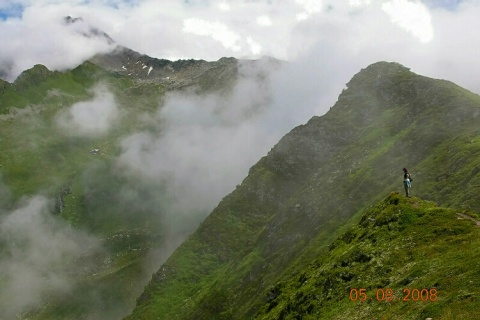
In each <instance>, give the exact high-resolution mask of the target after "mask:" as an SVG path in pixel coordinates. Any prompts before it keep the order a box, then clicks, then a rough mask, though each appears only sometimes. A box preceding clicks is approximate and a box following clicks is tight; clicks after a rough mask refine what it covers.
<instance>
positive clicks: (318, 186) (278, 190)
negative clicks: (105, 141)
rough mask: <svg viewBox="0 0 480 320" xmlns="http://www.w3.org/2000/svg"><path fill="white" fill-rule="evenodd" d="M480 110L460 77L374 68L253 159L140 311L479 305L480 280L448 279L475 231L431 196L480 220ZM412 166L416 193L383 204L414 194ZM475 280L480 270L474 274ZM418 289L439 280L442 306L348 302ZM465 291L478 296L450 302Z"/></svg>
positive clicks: (179, 315) (341, 310)
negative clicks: (408, 187)
mask: <svg viewBox="0 0 480 320" xmlns="http://www.w3.org/2000/svg"><path fill="white" fill-rule="evenodd" d="M479 116H480V99H479V97H478V96H477V95H475V94H472V93H469V92H467V91H465V90H464V89H461V88H459V87H458V86H456V85H454V84H452V83H450V82H447V81H442V80H434V79H429V78H426V77H422V76H418V75H416V74H414V73H412V72H410V71H409V70H408V69H407V68H405V67H403V66H401V65H399V64H395V63H385V62H380V63H376V64H373V65H371V66H369V67H368V68H366V69H364V70H362V71H361V72H360V73H358V74H357V75H355V76H354V78H353V79H352V80H351V81H350V82H349V83H348V89H347V90H345V91H344V92H342V94H341V95H340V97H339V99H338V102H337V103H336V104H335V106H333V108H331V110H330V111H329V112H328V113H327V114H325V115H324V116H322V117H313V118H312V119H311V120H310V121H309V122H308V123H307V124H305V125H302V126H299V127H297V128H295V129H293V130H292V131H291V132H290V133H289V134H287V135H286V136H285V137H283V138H282V139H281V140H280V142H279V143H278V144H277V145H276V146H275V147H274V148H273V149H272V150H271V151H270V152H269V154H268V155H267V156H265V157H264V158H262V159H261V160H260V161H259V162H258V163H257V164H256V165H255V166H253V167H252V168H251V170H250V173H249V176H248V177H247V178H246V179H245V180H244V181H243V183H242V184H241V185H240V186H239V187H238V188H237V189H236V190H235V191H234V192H232V193H231V194H230V195H228V196H227V197H225V198H224V199H223V201H222V202H221V203H220V204H219V205H218V207H217V208H216V209H215V210H214V211H213V212H212V213H211V215H210V216H209V217H208V218H207V219H206V220H205V221H204V222H203V223H202V225H201V226H200V228H199V229H198V230H197V231H196V233H195V234H193V235H192V236H191V237H190V238H189V239H188V240H187V241H185V242H184V243H183V244H182V245H181V246H180V247H179V248H178V249H177V251H176V252H175V253H174V254H173V255H172V257H171V258H170V259H169V260H168V261H167V262H166V263H165V264H164V265H163V266H162V267H161V269H160V270H159V271H158V272H157V274H155V275H154V277H153V278H152V280H151V282H150V284H149V285H148V286H147V288H146V289H145V292H144V294H143V295H142V296H141V298H140V299H139V300H138V301H137V307H136V308H135V310H134V312H133V313H132V315H130V316H129V317H128V319H152V318H155V317H159V318H161V319H246V318H255V317H258V318H262V317H266V318H271V319H283V318H285V319H301V318H303V317H306V318H308V317H310V318H312V319H314V318H319V317H320V318H324V319H330V318H338V319H344V318H352V315H358V317H359V318H362V319H363V318H364V319H371V318H372V317H373V318H374V317H378V316H385V317H386V318H387V319H388V318H391V317H395V314H393V313H389V312H395V313H397V314H398V315H399V316H398V319H401V318H402V316H405V317H407V318H408V317H410V318H415V319H417V318H419V317H420V318H422V317H423V319H424V318H427V317H428V316H429V315H432V316H434V317H438V316H442V317H444V318H445V319H448V317H449V315H451V314H456V313H455V312H456V311H457V310H461V311H462V312H459V313H458V314H460V315H461V316H466V315H468V314H470V313H469V312H470V310H472V309H469V308H464V309H462V303H467V302H466V301H467V300H468V299H470V298H472V297H473V299H475V298H474V296H472V290H473V289H474V288H473V284H469V285H467V284H466V283H465V282H463V278H462V277H459V278H458V279H460V278H462V280H461V281H460V282H457V283H455V280H456V279H457V278H452V279H450V280H448V281H449V283H448V285H447V284H446V283H445V282H443V280H440V279H439V277H441V276H442V275H443V274H444V273H445V272H447V273H446V274H448V272H450V271H448V270H454V269H455V268H460V267H461V266H460V263H461V262H462V261H461V259H460V257H462V256H470V255H471V256H472V257H474V258H473V259H472V265H471V267H473V266H474V265H476V263H477V261H478V250H476V249H475V243H474V242H468V240H467V239H473V238H475V236H476V234H475V232H477V229H475V228H474V227H473V226H472V223H471V222H470V221H464V220H462V221H460V220H458V221H457V216H456V215H455V212H456V211H455V210H454V209H445V208H443V209H441V208H436V207H435V205H433V204H432V203H430V202H427V201H424V200H425V199H426V200H433V201H435V202H436V203H438V204H440V205H442V206H443V207H452V208H455V207H457V208H459V209H456V210H459V211H458V212H461V211H463V210H467V211H468V212H467V213H466V214H468V215H470V216H477V214H476V213H474V212H479V211H480V210H479V209H480V207H479V206H480V201H479V199H478V197H475V196H474V195H475V194H478V192H479V191H480V184H479V183H478V179H479V178H480V175H479V174H478V173H479V170H477V169H476V168H478V167H479V166H480V160H479V158H478V157H475V155H477V154H478V152H480V145H479V144H478V143H477V142H478V139H479V138H480V131H479V130H480V128H479V127H478V117H479ZM403 167H408V168H409V169H410V171H411V172H412V174H413V177H414V181H413V189H412V193H413V195H414V196H418V198H412V199H405V198H403V197H402V196H399V195H398V194H392V195H391V196H390V197H389V198H387V200H384V201H382V199H383V198H384V197H385V195H386V194H389V193H390V192H392V191H396V192H401V193H403V182H402V174H403V173H402V168H403ZM447 178H448V179H447ZM420 199H424V200H420ZM378 201H382V202H381V203H380V204H379V205H377V206H375V207H372V208H370V206H371V205H372V204H375V203H376V202H378ZM390 202H393V203H390ZM382 206H384V207H382ZM367 208H370V209H367ZM365 210H366V211H365ZM398 210H400V211H398ZM362 212H363V214H362ZM435 215H437V216H435ZM434 217H435V218H436V220H434V219H433V218H434ZM369 218H370V219H375V223H373V224H372V223H371V221H370V220H369ZM432 220H433V221H432ZM428 223H430V224H428ZM349 228H350V229H349ZM423 229H425V233H424V234H422V233H421V231H422V230H423ZM362 235H363V236H362ZM413 235H416V236H415V237H413ZM367 237H368V240H367ZM437 238H438V241H437V242H436V244H435V243H434V241H433V240H434V239H437ZM335 239H338V240H335ZM372 239H373V240H372ZM387 240H388V241H389V242H388V241H387ZM374 241H377V242H378V243H379V244H378V246H377V245H376V244H374ZM465 241H467V242H465ZM464 242H465V244H467V243H468V245H467V246H466V248H467V251H465V252H464V251H463V246H462V247H461V248H462V252H460V251H459V250H458V248H459V247H456V246H461V244H463V243H464ZM332 243H333V246H332V245H331V244H332ZM389 243H392V244H394V246H392V247H391V246H389V245H388V244H389ZM362 244H365V247H364V246H362ZM329 245H330V249H328V248H329V247H328V246H329ZM405 245H407V247H406V246H405ZM417 249H418V251H417ZM470 249H471V250H472V251H471V252H470V251H468V250H470ZM399 251H402V253H399ZM443 251H445V252H448V256H447V259H448V261H443V260H442V259H443V255H441V254H437V252H443ZM332 255H335V256H332ZM427 257H428V259H427ZM397 258H398V259H397ZM409 259H410V260H409ZM207 261H208V263H206V262H207ZM312 261H313V263H312ZM411 261H415V263H411V264H409V263H410V262H411ZM205 263H206V264H205ZM442 265H445V267H441V266H442ZM384 266H385V269H383V267H384ZM430 267H432V268H433V267H435V268H436V271H435V274H433V273H432V275H429V274H428V268H430ZM461 270H463V271H462V272H460V273H458V272H457V273H454V274H458V275H462V274H463V272H467V271H466V270H465V268H463V267H462V268H461ZM437 271H438V273H437ZM397 272H399V274H397ZM442 272H443V273H442ZM466 278H468V280H466V281H472V280H473V279H475V271H474V269H472V271H471V273H469V274H468V277H466ZM407 286H411V288H412V289H413V288H419V289H420V290H421V289H422V288H428V289H431V288H433V287H435V288H437V289H438V290H439V302H438V303H433V302H432V303H430V304H424V305H422V304H418V303H417V304H415V303H413V304H412V303H410V304H409V303H407V302H404V303H403V304H402V303H395V304H394V303H392V304H391V306H390V304H386V303H385V302H383V303H377V302H376V301H373V302H368V303H365V304H363V305H362V304H360V303H357V304H354V303H353V302H350V301H349V297H348V294H349V290H350V289H351V288H354V287H355V288H366V289H367V293H368V295H369V297H371V296H372V292H373V294H375V290H376V289H377V288H385V289H386V288H392V289H393V290H395V292H396V293H397V294H398V293H399V291H401V290H402V289H403V288H404V287H407ZM303 288H305V291H303ZM461 290H465V294H466V296H468V298H467V299H466V300H465V301H463V302H459V304H458V305H456V306H453V305H452V307H449V305H450V304H452V303H453V302H452V301H454V300H455V299H459V298H458V295H459V294H460V293H459V292H460V291H461ZM442 292H443V293H442ZM400 293H401V292H400ZM424 294H425V292H424ZM460 295H461V294H460ZM447 297H448V298H447ZM444 298H445V300H444ZM460 300H461V299H460ZM375 303H377V304H375ZM474 307H475V305H474V304H473V307H472V308H474ZM390 310H391V311H390ZM471 314H473V315H475V313H471Z"/></svg>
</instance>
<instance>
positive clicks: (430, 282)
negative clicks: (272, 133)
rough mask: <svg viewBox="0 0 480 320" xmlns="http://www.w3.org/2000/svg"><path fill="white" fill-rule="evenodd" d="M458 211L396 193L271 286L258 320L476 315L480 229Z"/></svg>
mask: <svg viewBox="0 0 480 320" xmlns="http://www.w3.org/2000/svg"><path fill="white" fill-rule="evenodd" d="M456 213H457V211H456V210H454V209H447V208H440V207H437V206H436V205H434V204H433V203H431V202H427V201H423V200H420V199H419V198H415V197H414V198H405V197H404V196H402V195H399V194H398V193H392V194H391V195H390V196H388V197H387V198H386V199H385V200H383V201H381V202H379V203H378V204H376V205H375V206H372V207H370V208H368V209H367V210H365V211H364V212H362V213H361V219H360V222H359V223H358V224H356V225H354V226H352V227H351V228H350V229H349V230H348V231H346V232H345V233H344V234H343V235H342V236H340V237H338V238H337V239H336V240H335V241H334V242H333V243H331V244H330V245H329V246H328V248H329V249H328V250H325V251H324V252H323V253H321V254H319V255H318V256H316V257H315V258H314V259H312V261H311V263H310V265H309V266H308V267H305V268H304V269H303V270H302V271H301V272H298V273H296V274H294V275H292V276H291V277H290V279H289V280H287V281H283V282H278V283H276V284H275V285H274V286H272V287H270V288H269V290H268V291H267V293H266V298H267V302H266V304H265V305H264V306H263V307H262V308H261V309H260V310H259V312H258V314H257V315H256V316H255V318H258V319H352V318H356V319H377V318H382V319H425V318H433V319H453V318H455V319H476V318H478V317H479V316H480V313H479V304H480V300H479V299H478V297H477V288H476V282H477V279H478V277H479V271H478V263H479V261H480V250H479V248H480V246H479V244H480V243H479V241H480V240H478V239H479V233H480V229H479V228H478V227H476V226H474V223H473V222H472V221H470V220H468V219H460V217H459V216H458V215H457V214H456ZM459 248H461V250H459ZM467 253H468V259H465V258H466V255H467ZM467 260H468V261H467ZM361 289H364V291H362V292H364V295H362V294H360V293H359V292H360V290H361ZM422 291H423V292H422ZM420 293H421V294H422V296H420ZM387 300H388V301H387ZM453 315H455V316H454V317H453Z"/></svg>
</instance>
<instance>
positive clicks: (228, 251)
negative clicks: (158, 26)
mask: <svg viewBox="0 0 480 320" xmlns="http://www.w3.org/2000/svg"><path fill="white" fill-rule="evenodd" d="M291 71H292V66H290V65H289V64H288V63H286V62H282V61H279V60H276V59H273V58H268V57H264V58H262V59H259V60H242V59H240V60H237V59H235V58H222V59H220V60H218V61H215V62H207V61H203V60H178V61H169V60H165V59H155V58H151V57H149V56H146V55H143V54H140V53H137V52H135V51H132V50H130V49H127V48H124V47H121V46H118V47H116V49H115V50H113V51H112V52H110V53H105V54H98V55H96V56H94V57H93V58H91V59H89V60H87V61H85V62H83V63H82V64H80V65H79V66H77V67H76V68H73V69H71V70H65V71H51V70H49V69H48V68H46V67H45V66H43V65H39V64H37V65H35V66H34V67H32V68H31V69H28V70H25V71H24V72H23V73H21V74H20V75H19V76H18V78H16V80H14V81H12V82H8V81H5V80H0V150H1V152H0V319H7V320H10V319H37V320H39V319H89V320H94V319H374V318H380V317H382V318H385V319H428V318H431V319H476V318H480V300H479V297H478V288H477V286H476V284H477V281H478V279H479V278H480V268H479V263H480V249H479V248H480V240H479V239H480V237H479V236H480V229H479V228H478V223H479V222H478V221H479V220H480V199H479V198H478V194H479V192H480V169H479V168H480V157H479V155H480V131H479V130H480V127H479V126H478V123H479V119H480V97H479V96H478V95H477V94H475V93H472V92H470V91H468V90H466V89H464V88H462V87H460V86H458V85H456V84H454V83H452V82H449V81H446V80H437V79H432V78H429V77H427V76H423V75H418V74H416V73H414V72H412V71H410V70H409V69H408V68H407V67H406V66H403V65H401V64H398V63H395V62H377V63H373V64H371V65H369V66H365V68H364V69H361V70H359V71H358V73H356V74H355V75H351V77H352V78H351V80H350V81H349V82H348V83H347V84H346V88H345V89H344V90H343V91H341V92H333V93H331V92H330V94H334V95H337V94H339V96H338V98H337V99H336V102H334V104H333V106H331V108H330V109H329V110H328V112H326V113H325V114H323V115H313V114H308V112H307V111H308V110H310V109H311V108H310V107H311V105H312V104H316V103H318V101H315V100H314V99H310V97H306V96H304V97H303V98H302V91H301V87H302V86H303V85H304V84H302V83H295V81H292V79H291V77H290V75H291ZM327 89H328V90H330V89H331V88H330V87H328V88H326V89H325V90H327ZM302 104H305V105H302ZM306 105H308V106H309V108H306ZM328 107H330V106H326V108H328ZM405 166H408V168H410V169H411V170H412V172H413V177H414V180H413V181H412V188H411V195H412V196H411V197H406V196H405V195H404V190H403V182H402V180H403V179H402V176H403V173H402V168H403V167H405ZM467 257H468V258H467ZM466 258H467V259H466ZM405 289H408V292H410V295H409V296H410V298H409V299H407V300H408V301H407V300H405V299H404V296H405V292H404V291H405ZM399 297H401V298H403V299H400V298H399ZM396 298H399V299H396Z"/></svg>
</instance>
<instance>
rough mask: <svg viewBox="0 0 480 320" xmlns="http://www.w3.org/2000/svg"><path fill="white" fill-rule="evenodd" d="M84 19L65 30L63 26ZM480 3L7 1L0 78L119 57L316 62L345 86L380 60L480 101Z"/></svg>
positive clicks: (1, 1)
mask: <svg viewBox="0 0 480 320" xmlns="http://www.w3.org/2000/svg"><path fill="white" fill-rule="evenodd" d="M67 15H70V16H72V17H82V18H83V22H82V23H77V24H74V25H66V24H65V22H64V20H63V17H65V16H67ZM478 17H480V1H479V0H463V1H462V0H424V1H419V0H384V1H382V0H342V1H333V0H330V1H327V0H234V1H228V0H62V1H60V0H35V1H34V0H0V43H2V50H1V51H0V67H1V68H0V76H1V77H2V78H4V79H7V80H9V81H12V80H13V79H14V78H15V77H16V76H18V74H19V73H20V72H21V71H22V70H24V69H26V68H30V67H31V66H33V65H34V64H36V63H42V64H45V65H46V66H47V67H49V68H50V69H62V68H70V67H75V66H76V65H78V64H79V63H81V62H82V61H83V60H84V59H87V58H88V57H89V56H91V55H92V54H94V53H95V52H98V51H107V50H109V49H111V47H110V46H109V45H108V44H106V42H105V41H103V40H101V39H88V38H85V37H83V36H82V33H85V32H84V31H85V30H88V29H89V28H90V26H94V27H97V28H99V29H101V30H103V31H105V32H106V33H107V34H109V35H110V36H111V37H112V38H113V39H114V40H115V41H116V43H117V44H121V45H123V46H126V47H129V48H131V49H133V50H135V51H138V52H141V53H145V54H147V55H150V56H152V57H157V58H167V59H179V58H194V59H205V60H217V59H219V58H221V57H223V56H233V57H237V58H258V57H261V56H263V55H268V56H273V57H276V58H279V59H283V60H288V61H294V60H295V59H302V58H309V59H315V60H317V61H319V62H321V63H322V64H325V65H326V66H328V65H331V64H333V65H336V66H338V67H339V68H342V72H343V73H344V74H345V76H346V77H347V75H348V78H347V79H343V78H342V79H339V80H338V81H344V82H347V81H348V80H349V78H350V77H351V76H352V75H353V74H354V73H356V72H357V71H359V69H360V68H362V67H365V66H367V65H368V64H370V63H372V62H376V61H379V60H387V61H397V62H400V63H402V64H404V65H406V66H408V67H410V68H412V70H413V71H415V72H417V73H421V74H424V75H427V76H431V77H435V78H447V79H449V80H452V81H454V82H456V83H459V84H460V85H462V86H465V87H467V88H468V89H470V90H473V91H475V92H480V85H479V84H477V81H476V78H477V76H478V75H479V74H480V72H479V71H480V64H478V63H477V55H478V51H479V50H478V49H480V37H479V36H478V34H477V31H478V30H479V29H480V19H479V18H478Z"/></svg>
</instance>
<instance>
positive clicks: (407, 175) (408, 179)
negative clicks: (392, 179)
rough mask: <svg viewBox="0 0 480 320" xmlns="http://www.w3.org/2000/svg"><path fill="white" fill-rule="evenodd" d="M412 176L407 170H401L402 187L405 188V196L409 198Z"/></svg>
mask: <svg viewBox="0 0 480 320" xmlns="http://www.w3.org/2000/svg"><path fill="white" fill-rule="evenodd" d="M412 180H413V179H412V176H411V175H410V173H409V172H408V170H407V168H403V187H404V188H405V195H406V196H407V197H410V188H411V187H412V183H411V182H412Z"/></svg>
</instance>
